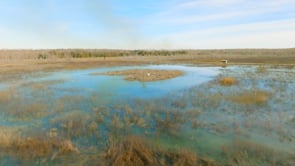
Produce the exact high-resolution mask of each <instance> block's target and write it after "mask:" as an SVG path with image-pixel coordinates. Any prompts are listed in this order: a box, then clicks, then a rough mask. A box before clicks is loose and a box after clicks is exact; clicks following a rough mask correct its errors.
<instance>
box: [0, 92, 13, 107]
mask: <svg viewBox="0 0 295 166" xmlns="http://www.w3.org/2000/svg"><path fill="white" fill-rule="evenodd" d="M13 93H14V92H13V90H11V89H10V90H0V104H5V103H7V102H8V101H9V100H10V98H11V97H12V95H13Z"/></svg>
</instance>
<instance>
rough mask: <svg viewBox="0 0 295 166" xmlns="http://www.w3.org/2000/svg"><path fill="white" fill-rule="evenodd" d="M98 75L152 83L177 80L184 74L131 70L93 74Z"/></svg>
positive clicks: (153, 70) (180, 72)
mask: <svg viewBox="0 0 295 166" xmlns="http://www.w3.org/2000/svg"><path fill="white" fill-rule="evenodd" d="M98 74H105V75H111V76H117V75H119V76H124V79H125V80H127V81H140V82H150V81H159V80H166V79H171V78H175V77H178V76H181V75H183V72H182V71H179V70H155V69H130V70H122V71H110V72H106V73H93V74H92V75H98Z"/></svg>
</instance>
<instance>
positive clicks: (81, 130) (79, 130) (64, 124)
mask: <svg viewBox="0 0 295 166" xmlns="http://www.w3.org/2000/svg"><path fill="white" fill-rule="evenodd" d="M50 124H51V125H52V126H58V128H60V134H61V135H62V136H65V137H67V138H76V137H80V136H89V135H93V134H96V132H97V128H98V123H97V122H96V121H95V120H94V119H93V118H91V116H90V115H88V114H86V113H82V112H81V111H73V112H67V113H65V114H64V115H62V116H59V117H56V118H53V119H51V120H50Z"/></svg>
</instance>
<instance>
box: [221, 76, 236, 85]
mask: <svg viewBox="0 0 295 166" xmlns="http://www.w3.org/2000/svg"><path fill="white" fill-rule="evenodd" d="M236 83H237V81H236V80H235V79H234V78H232V77H224V78H221V79H220V80H219V84H220V85H222V86H232V85H234V84H236Z"/></svg>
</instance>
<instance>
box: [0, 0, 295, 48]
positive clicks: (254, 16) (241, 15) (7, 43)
mask: <svg viewBox="0 0 295 166" xmlns="http://www.w3.org/2000/svg"><path fill="white" fill-rule="evenodd" d="M294 47H295V0H142V1H139V0H0V49H55V48H96V49H227V48H294Z"/></svg>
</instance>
